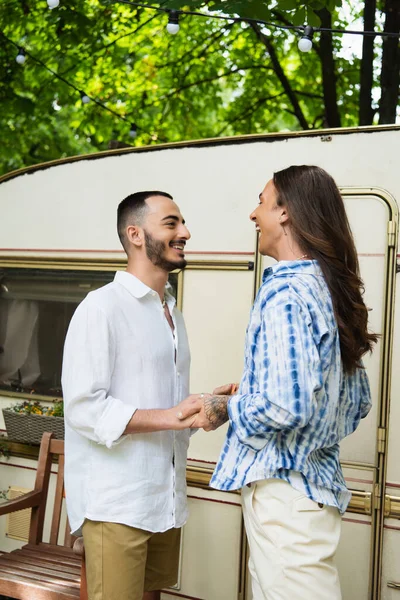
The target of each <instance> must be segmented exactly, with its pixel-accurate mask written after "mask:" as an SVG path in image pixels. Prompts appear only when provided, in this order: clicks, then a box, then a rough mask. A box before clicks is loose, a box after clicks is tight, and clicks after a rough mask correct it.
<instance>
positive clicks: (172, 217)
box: [161, 215, 185, 225]
mask: <svg viewBox="0 0 400 600" xmlns="http://www.w3.org/2000/svg"><path fill="white" fill-rule="evenodd" d="M169 219H172V220H173V221H178V222H179V220H180V219H179V217H177V216H176V215H168V216H167V217H164V218H163V219H161V222H162V221H168V220H169ZM182 223H183V225H184V224H185V219H182Z"/></svg>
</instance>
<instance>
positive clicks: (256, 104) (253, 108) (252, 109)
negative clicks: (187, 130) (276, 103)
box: [216, 92, 286, 137]
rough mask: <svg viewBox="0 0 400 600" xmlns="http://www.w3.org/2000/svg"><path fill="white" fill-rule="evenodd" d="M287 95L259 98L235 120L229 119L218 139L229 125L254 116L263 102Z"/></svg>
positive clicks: (219, 132) (281, 93)
mask: <svg viewBox="0 0 400 600" xmlns="http://www.w3.org/2000/svg"><path fill="white" fill-rule="evenodd" d="M285 94H286V92H280V93H279V94H275V95H273V96H264V97H263V98H259V99H258V100H256V101H255V102H253V104H251V105H250V106H249V107H247V108H246V109H245V110H244V111H243V112H241V113H240V114H239V115H235V116H234V117H233V118H231V119H228V120H227V122H226V124H225V125H224V126H223V128H222V129H220V130H219V131H218V133H217V135H216V137H219V136H220V135H221V134H222V133H223V132H224V131H225V129H226V128H227V127H229V125H232V123H235V122H236V121H242V120H243V119H245V118H246V117H248V116H249V114H254V113H255V111H256V110H257V109H258V107H259V106H260V105H261V104H262V103H263V102H267V100H274V99H275V98H280V96H284V95H285Z"/></svg>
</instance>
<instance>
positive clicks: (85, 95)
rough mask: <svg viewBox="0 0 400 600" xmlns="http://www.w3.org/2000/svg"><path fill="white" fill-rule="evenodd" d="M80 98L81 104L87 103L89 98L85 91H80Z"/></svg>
mask: <svg viewBox="0 0 400 600" xmlns="http://www.w3.org/2000/svg"><path fill="white" fill-rule="evenodd" d="M81 100H82V104H89V102H90V98H89V96H88V95H87V94H85V92H81Z"/></svg>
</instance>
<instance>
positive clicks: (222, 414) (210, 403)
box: [204, 396, 231, 429]
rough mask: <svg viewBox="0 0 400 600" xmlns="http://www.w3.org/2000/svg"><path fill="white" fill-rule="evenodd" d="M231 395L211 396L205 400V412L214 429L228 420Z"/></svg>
mask: <svg viewBox="0 0 400 600" xmlns="http://www.w3.org/2000/svg"><path fill="white" fill-rule="evenodd" d="M230 398H231V396H211V398H207V399H206V400H204V412H205V414H206V417H207V419H208V420H209V421H210V425H212V428H213V429H217V428H218V427H220V425H223V424H224V423H225V422H226V421H227V420H228V402H229V400H230Z"/></svg>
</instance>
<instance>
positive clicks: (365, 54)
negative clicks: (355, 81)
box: [358, 0, 376, 125]
mask: <svg viewBox="0 0 400 600" xmlns="http://www.w3.org/2000/svg"><path fill="white" fill-rule="evenodd" d="M375 11H376V0H364V31H373V30H374V28H375ZM374 42H375V38H374V37H373V36H372V35H365V36H364V38H363V49H362V59H361V71H360V104H359V111H358V119H359V123H360V125H372V121H373V119H374V113H375V111H374V109H373V108H372V85H373V63H374Z"/></svg>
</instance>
